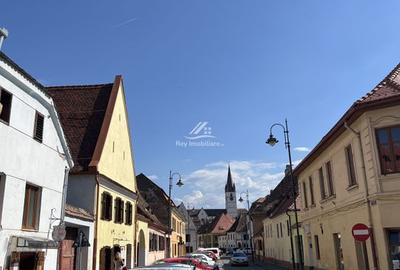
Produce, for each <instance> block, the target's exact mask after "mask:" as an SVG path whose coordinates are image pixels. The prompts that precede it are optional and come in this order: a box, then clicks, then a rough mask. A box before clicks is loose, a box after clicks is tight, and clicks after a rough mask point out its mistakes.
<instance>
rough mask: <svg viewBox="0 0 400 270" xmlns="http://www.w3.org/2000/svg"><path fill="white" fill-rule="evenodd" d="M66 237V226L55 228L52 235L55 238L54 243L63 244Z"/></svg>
mask: <svg viewBox="0 0 400 270" xmlns="http://www.w3.org/2000/svg"><path fill="white" fill-rule="evenodd" d="M66 235H67V231H66V230H65V225H64V224H60V225H56V226H53V232H52V233H51V237H52V238H53V240H54V241H57V242H61V241H62V240H64V239H65V236H66Z"/></svg>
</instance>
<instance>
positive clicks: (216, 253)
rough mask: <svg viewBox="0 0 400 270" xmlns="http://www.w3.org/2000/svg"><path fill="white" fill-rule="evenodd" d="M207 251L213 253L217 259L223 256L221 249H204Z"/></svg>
mask: <svg viewBox="0 0 400 270" xmlns="http://www.w3.org/2000/svg"><path fill="white" fill-rule="evenodd" d="M203 250H205V251H212V252H214V254H215V255H216V256H217V259H219V258H220V256H221V250H220V249H219V248H204V249H203Z"/></svg>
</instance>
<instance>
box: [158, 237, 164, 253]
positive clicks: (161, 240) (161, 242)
mask: <svg viewBox="0 0 400 270" xmlns="http://www.w3.org/2000/svg"><path fill="white" fill-rule="evenodd" d="M158 250H165V238H164V236H161V235H159V236H158Z"/></svg>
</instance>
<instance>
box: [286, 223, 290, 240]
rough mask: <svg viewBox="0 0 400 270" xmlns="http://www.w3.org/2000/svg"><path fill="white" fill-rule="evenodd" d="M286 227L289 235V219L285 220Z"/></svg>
mask: <svg viewBox="0 0 400 270" xmlns="http://www.w3.org/2000/svg"><path fill="white" fill-rule="evenodd" d="M286 227H287V235H288V236H290V224H289V220H286Z"/></svg>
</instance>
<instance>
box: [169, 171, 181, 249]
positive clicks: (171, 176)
mask: <svg viewBox="0 0 400 270" xmlns="http://www.w3.org/2000/svg"><path fill="white" fill-rule="evenodd" d="M174 176H178V177H179V178H178V182H176V185H177V186H178V187H181V186H183V182H182V176H181V175H180V173H177V172H174V173H173V172H172V171H169V188H168V227H169V231H170V238H169V244H168V257H171V236H172V199H171V192H172V181H173V180H174ZM178 252H179V251H178Z"/></svg>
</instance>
